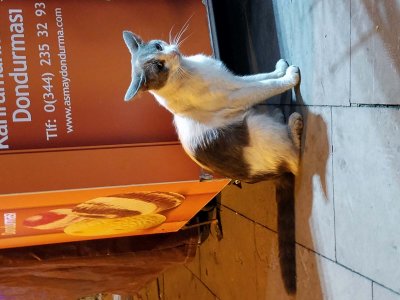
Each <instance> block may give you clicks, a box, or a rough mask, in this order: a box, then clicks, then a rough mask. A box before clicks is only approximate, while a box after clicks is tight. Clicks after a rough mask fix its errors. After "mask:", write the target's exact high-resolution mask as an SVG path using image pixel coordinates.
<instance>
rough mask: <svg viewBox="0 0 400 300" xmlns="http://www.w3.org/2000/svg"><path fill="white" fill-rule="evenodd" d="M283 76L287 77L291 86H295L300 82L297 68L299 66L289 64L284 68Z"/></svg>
mask: <svg viewBox="0 0 400 300" xmlns="http://www.w3.org/2000/svg"><path fill="white" fill-rule="evenodd" d="M285 77H286V78H287V80H289V82H290V83H291V84H292V85H293V86H296V85H297V84H298V83H299V82H300V69H299V67H296V66H289V67H288V68H287V69H286V74H285Z"/></svg>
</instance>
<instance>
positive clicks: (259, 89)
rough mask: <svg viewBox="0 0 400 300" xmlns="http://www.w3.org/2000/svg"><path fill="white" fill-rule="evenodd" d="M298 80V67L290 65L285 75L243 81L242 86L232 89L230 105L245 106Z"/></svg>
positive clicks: (262, 99) (261, 99)
mask: <svg viewBox="0 0 400 300" xmlns="http://www.w3.org/2000/svg"><path fill="white" fill-rule="evenodd" d="M299 81H300V71H299V68H298V67H295V66H290V67H288V68H287V70H286V73H285V76H283V77H281V78H276V79H266V80H261V81H251V82H243V84H242V86H241V87H239V88H237V89H236V90H235V91H233V92H232V93H231V94H230V95H229V97H228V98H229V101H230V102H231V105H234V106H236V107H238V106H240V107H245V108H247V107H251V106H253V105H256V104H259V103H261V102H263V101H264V100H266V99H268V98H271V97H273V96H275V95H279V94H282V93H283V92H285V91H287V90H289V89H291V88H293V87H294V86H296V85H297V84H298V83H299Z"/></svg>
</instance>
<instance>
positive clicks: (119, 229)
mask: <svg viewBox="0 0 400 300" xmlns="http://www.w3.org/2000/svg"><path fill="white" fill-rule="evenodd" d="M184 200H185V197H184V196H183V195H180V194H177V193H173V192H154V191H145V192H132V193H126V194H118V195H110V196H106V197H98V198H94V199H91V200H88V201H85V202H83V203H80V204H78V205H76V206H75V207H73V208H61V209H53V210H49V211H46V212H43V213H40V214H37V215H34V216H30V217H28V218H26V219H25V220H24V222H23V225H24V226H26V227H29V228H34V229H40V230H54V229H64V232H65V233H66V234H68V235H74V236H101V235H115V234H123V233H131V232H134V231H136V230H142V229H148V228H152V227H155V226H158V225H160V224H162V223H164V222H165V220H166V217H165V216H164V215H162V214H161V213H162V212H164V211H167V210H169V209H172V208H175V207H177V206H179V205H180V204H181V203H182V202H183V201H184Z"/></svg>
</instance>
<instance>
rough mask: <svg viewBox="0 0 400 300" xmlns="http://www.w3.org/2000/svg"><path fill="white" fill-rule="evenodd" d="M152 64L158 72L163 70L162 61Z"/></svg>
mask: <svg viewBox="0 0 400 300" xmlns="http://www.w3.org/2000/svg"><path fill="white" fill-rule="evenodd" d="M154 64H155V65H156V67H157V69H158V70H160V71H161V70H162V69H164V63H163V62H162V61H159V60H156V61H155V62H154Z"/></svg>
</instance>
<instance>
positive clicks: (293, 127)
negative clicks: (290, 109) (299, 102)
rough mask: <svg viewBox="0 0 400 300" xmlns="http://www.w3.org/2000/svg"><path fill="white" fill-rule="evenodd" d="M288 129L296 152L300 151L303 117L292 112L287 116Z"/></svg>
mask: <svg viewBox="0 0 400 300" xmlns="http://www.w3.org/2000/svg"><path fill="white" fill-rule="evenodd" d="M288 129H289V135H290V137H291V139H292V141H293V144H294V146H295V147H296V149H297V150H300V147H301V135H302V133H303V117H302V116H301V115H300V114H299V113H298V112H294V113H292V114H291V115H290V116H289V121H288Z"/></svg>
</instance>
